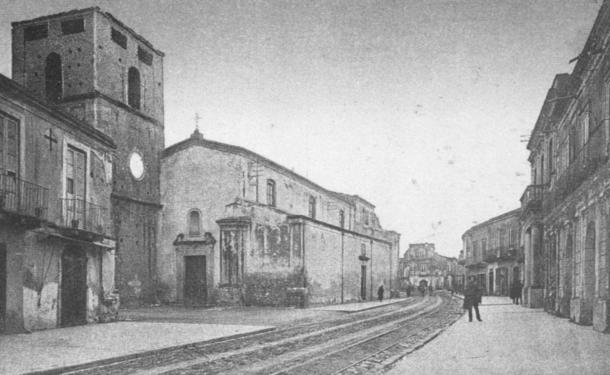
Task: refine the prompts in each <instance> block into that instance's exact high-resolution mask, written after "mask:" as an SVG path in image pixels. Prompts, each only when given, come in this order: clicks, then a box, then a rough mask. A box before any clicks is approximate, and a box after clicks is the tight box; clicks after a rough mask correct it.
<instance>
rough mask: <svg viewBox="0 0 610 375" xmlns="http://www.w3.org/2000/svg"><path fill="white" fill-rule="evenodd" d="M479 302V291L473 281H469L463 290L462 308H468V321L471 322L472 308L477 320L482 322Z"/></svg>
mask: <svg viewBox="0 0 610 375" xmlns="http://www.w3.org/2000/svg"><path fill="white" fill-rule="evenodd" d="M479 303H481V291H480V289H479V288H478V287H477V285H476V284H475V283H474V281H472V280H471V281H469V282H468V286H467V287H466V290H465V291H464V309H466V310H468V321H469V322H472V308H473V307H474V312H475V314H476V316H477V320H478V321H479V322H482V321H483V320H482V319H481V315H480V314H479Z"/></svg>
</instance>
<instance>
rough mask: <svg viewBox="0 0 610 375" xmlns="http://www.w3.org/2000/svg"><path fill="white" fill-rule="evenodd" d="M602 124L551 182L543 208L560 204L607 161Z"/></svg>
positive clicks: (548, 208) (545, 209)
mask: <svg viewBox="0 0 610 375" xmlns="http://www.w3.org/2000/svg"><path fill="white" fill-rule="evenodd" d="M605 143H606V141H605V133H604V131H603V126H598V127H597V128H596V129H595V130H594V131H593V132H592V133H591V134H590V135H589V141H588V142H587V143H586V144H585V145H584V146H583V147H582V148H581V149H580V151H579V152H578V154H577V155H576V156H575V157H574V158H573V160H572V161H571V162H570V164H569V165H568V167H567V168H566V169H565V170H563V171H562V172H561V174H560V175H559V176H558V177H557V179H556V180H555V181H554V182H553V184H552V186H551V189H550V190H549V192H548V193H547V194H546V195H545V197H544V201H543V209H544V211H545V212H548V211H550V210H552V209H553V207H555V206H557V205H558V204H560V203H561V202H562V201H563V200H564V199H566V198H567V197H568V196H569V195H570V194H572V193H573V192H574V191H575V190H576V189H578V187H580V185H581V184H582V183H583V182H585V181H586V180H587V179H589V178H590V177H591V176H592V175H593V174H595V172H597V171H598V170H599V169H600V167H601V166H602V165H604V164H605V163H606V162H607V161H608V155H607V154H606V150H605Z"/></svg>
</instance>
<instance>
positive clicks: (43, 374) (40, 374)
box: [23, 327, 277, 375]
mask: <svg viewBox="0 0 610 375" xmlns="http://www.w3.org/2000/svg"><path fill="white" fill-rule="evenodd" d="M276 329H277V328H276V327H271V328H264V329H261V330H258V331H254V332H246V333H238V334H235V335H230V336H223V337H217V338H215V339H210V340H205V341H196V342H191V343H188V344H182V345H175V346H168V347H166V348H161V349H154V350H147V351H143V352H138V353H133V354H127V355H123V356H118V357H112V358H105V359H100V360H97V361H91V362H85V363H81V364H78V365H71V366H64V367H56V368H52V369H48V370H40V371H33V372H26V373H23V374H24V375H56V374H65V373H67V372H72V371H79V370H85V369H88V368H91V367H98V366H104V365H111V364H114V363H118V362H123V361H128V360H132V359H137V358H140V357H144V356H146V355H157V354H162V353H164V352H169V351H172V350H180V349H186V348H188V347H191V346H193V345H201V344H213V343H217V342H221V341H228V340H234V339H238V338H242V337H246V336H253V335H257V334H260V333H267V332H270V331H274V330H276Z"/></svg>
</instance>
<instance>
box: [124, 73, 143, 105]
mask: <svg viewBox="0 0 610 375" xmlns="http://www.w3.org/2000/svg"><path fill="white" fill-rule="evenodd" d="M127 104H129V106H130V107H132V108H135V109H140V72H139V71H138V69H136V68H134V67H131V68H129V71H128V72H127Z"/></svg>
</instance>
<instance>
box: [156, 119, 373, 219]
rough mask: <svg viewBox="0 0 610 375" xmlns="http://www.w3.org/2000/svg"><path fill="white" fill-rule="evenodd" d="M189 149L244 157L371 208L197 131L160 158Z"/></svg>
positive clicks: (345, 199) (167, 150)
mask: <svg viewBox="0 0 610 375" xmlns="http://www.w3.org/2000/svg"><path fill="white" fill-rule="evenodd" d="M191 147H205V148H208V149H211V150H218V151H224V152H228V153H230V154H235V155H241V156H244V157H247V158H251V159H254V160H257V161H259V162H261V163H263V164H266V165H268V166H269V167H271V168H273V169H276V170H278V171H280V172H281V173H284V174H286V175H289V176H291V177H293V178H294V179H296V180H299V181H301V182H303V183H304V184H306V185H309V186H310V187H312V188H314V189H316V190H320V191H322V192H324V193H325V194H328V195H330V196H332V197H334V198H336V199H338V200H341V201H343V202H345V203H347V204H349V205H352V206H353V205H354V199H358V200H361V201H364V202H365V203H367V204H368V205H370V206H373V205H372V204H371V203H369V202H367V201H365V200H364V199H363V198H360V197H359V196H357V195H348V194H344V193H338V192H335V191H331V190H328V189H326V188H324V187H322V186H320V185H318V184H316V183H315V182H313V181H311V180H310V179H308V178H306V177H303V176H301V175H300V174H298V173H296V172H294V171H292V170H290V169H288V168H286V167H284V166H283V165H281V164H278V163H276V162H274V161H273V160H271V159H268V158H266V157H264V156H262V155H260V154H257V153H256V152H254V151H250V150H248V149H246V148H243V147H239V146H234V145H230V144H226V143H221V142H216V141H211V140H208V139H205V138H203V135H202V134H201V133H200V132H199V131H198V130H195V131H194V132H193V134H192V135H191V136H190V137H189V138H187V139H185V140H184V141H181V142H178V143H176V144H173V145H171V146H169V147H167V148H166V149H165V150H163V153H162V154H161V157H162V158H168V157H170V156H172V155H174V154H176V153H178V152H181V151H184V150H186V149H189V148H191ZM373 207H375V206H373Z"/></svg>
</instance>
